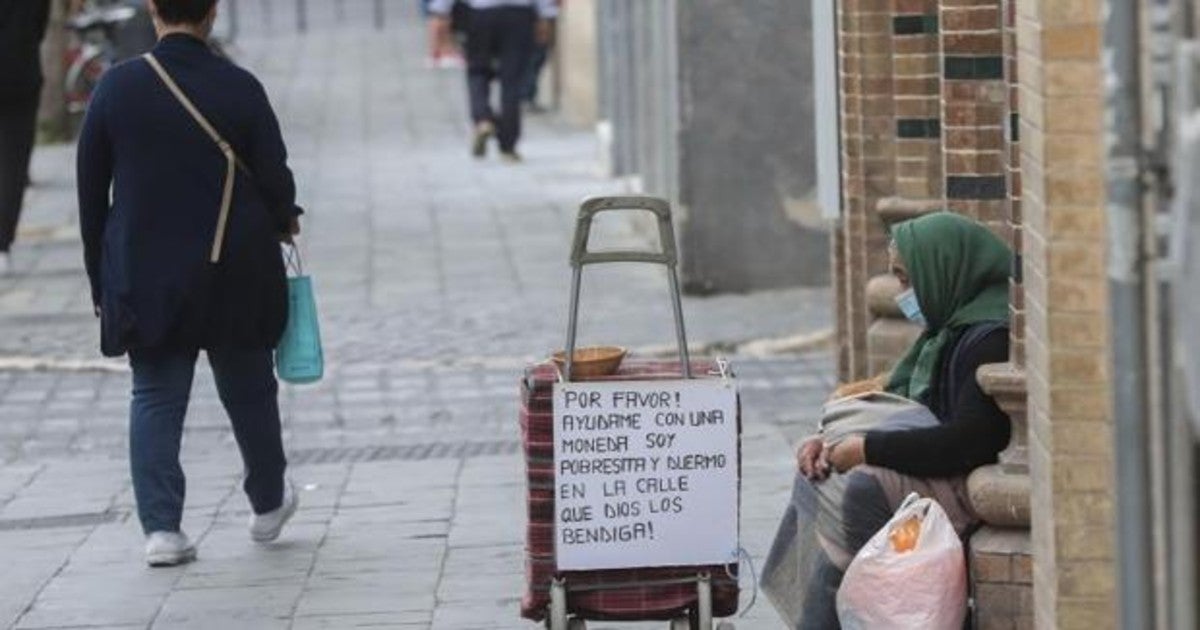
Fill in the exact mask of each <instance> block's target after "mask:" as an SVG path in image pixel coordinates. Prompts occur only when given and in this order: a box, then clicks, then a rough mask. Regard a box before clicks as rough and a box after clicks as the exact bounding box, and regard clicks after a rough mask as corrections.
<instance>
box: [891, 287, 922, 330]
mask: <svg viewBox="0 0 1200 630" xmlns="http://www.w3.org/2000/svg"><path fill="white" fill-rule="evenodd" d="M896 306H899V307H900V311H901V312H902V313H904V316H905V317H907V318H908V321H910V322H912V323H914V324H916V325H918V326H920V327H921V328H925V326H926V323H925V315H924V314H923V313H921V303H920V302H918V301H917V294H916V292H915V291H913V290H912V288H911V287H909V288H908V289H905V290H904V291H903V292H901V293H900V295H897V296H896Z"/></svg>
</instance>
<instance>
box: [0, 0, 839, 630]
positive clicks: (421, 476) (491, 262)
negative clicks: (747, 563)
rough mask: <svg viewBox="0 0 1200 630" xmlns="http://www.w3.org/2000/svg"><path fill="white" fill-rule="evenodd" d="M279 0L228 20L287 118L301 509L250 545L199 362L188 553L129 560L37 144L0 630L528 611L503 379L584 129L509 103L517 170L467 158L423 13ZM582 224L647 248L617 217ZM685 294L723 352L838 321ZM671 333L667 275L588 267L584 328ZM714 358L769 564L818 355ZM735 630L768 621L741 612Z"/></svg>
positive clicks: (515, 462)
mask: <svg viewBox="0 0 1200 630" xmlns="http://www.w3.org/2000/svg"><path fill="white" fill-rule="evenodd" d="M242 4H243V5H246V6H245V8H246V9H249V8H251V6H252V5H250V4H249V3H242ZM287 4H290V3H280V2H274V3H272V5H275V6H276V11H277V13H276V14H275V15H274V16H273V24H274V26H273V27H272V28H270V29H267V28H264V27H262V23H263V21H262V16H261V15H258V14H256V13H254V12H253V11H250V10H246V11H245V12H244V14H243V16H242V25H243V26H242V33H243V36H242V38H241V39H240V41H239V42H238V45H237V46H236V48H235V52H236V54H237V55H238V57H239V59H240V60H241V62H242V63H244V64H245V65H247V66H249V67H251V68H253V69H254V70H255V72H256V73H257V74H258V75H259V77H260V78H261V79H262V80H263V82H264V84H265V85H266V86H267V88H268V91H269V92H270V94H271V97H272V99H273V101H274V103H275V105H276V108H277V110H278V112H279V115H280V118H281V120H282V122H283V125H284V128H285V135H286V138H287V139H288V142H289V148H290V149H291V152H292V164H293V166H294V168H295V170H296V172H297V178H298V182H299V184H300V199H301V203H302V204H303V205H304V206H305V207H306V209H307V210H308V215H307V217H306V221H305V224H304V229H305V242H304V247H305V252H306V254H307V266H308V268H309V269H310V271H311V272H312V273H313V274H314V276H315V278H316V282H317V288H318V292H319V296H320V298H321V302H322V318H323V322H322V323H323V327H324V331H323V332H324V333H325V336H326V342H327V351H328V354H329V361H330V364H329V366H328V378H327V379H326V381H324V382H323V383H321V384H320V385H317V386H313V387H303V388H287V389H286V390H285V392H284V394H283V397H282V400H281V403H282V408H283V412H284V416H285V431H286V439H287V443H288V447H289V454H290V459H291V462H292V475H293V476H294V478H295V480H296V481H297V483H298V484H299V485H300V486H301V488H302V495H301V501H302V504H301V510H300V512H299V514H298V517H297V519H296V520H295V521H294V522H293V525H291V526H290V527H289V529H288V530H286V532H285V534H284V536H283V538H282V539H281V541H280V542H278V543H276V544H274V545H271V546H267V547H259V546H256V545H253V544H252V543H250V541H249V540H248V537H247V535H246V532H245V529H244V527H245V520H246V518H247V517H248V514H249V511H248V507H247V505H246V502H245V499H244V498H243V496H242V495H241V493H240V490H239V488H238V486H239V483H240V474H241V473H240V463H239V461H238V458H237V453H236V448H235V446H234V444H233V441H232V436H231V434H230V433H229V431H228V426H227V420H226V419H225V418H224V415H223V412H222V411H221V409H220V406H219V403H218V402H217V400H216V395H215V391H214V389H213V385H212V378H211V375H210V374H209V373H208V371H207V370H201V371H199V372H198V374H197V383H196V388H195V391H196V394H195V397H194V398H193V403H192V406H191V409H190V414H189V417H188V424H187V434H186V438H185V445H184V458H185V469H186V470H187V473H188V475H189V485H188V513H187V515H186V518H185V529H186V530H187V531H188V532H189V533H190V534H191V535H192V536H193V537H194V538H196V539H198V540H199V553H200V559H199V561H198V562H196V563H194V564H192V565H190V566H187V567H184V568H180V569H170V570H154V571H151V570H148V569H146V568H145V567H144V566H143V564H142V563H141V542H142V541H141V536H140V532H139V531H138V528H137V525H136V519H135V518H134V517H133V516H132V508H133V506H132V498H131V495H130V489H129V484H128V481H127V477H128V473H127V469H126V462H125V444H126V437H125V431H126V428H125V425H126V421H127V420H126V416H127V409H128V387H129V385H128V378H129V377H128V374H127V373H126V372H125V371H124V366H123V364H122V363H121V362H119V361H101V360H99V357H98V353H97V350H96V347H97V342H96V323H95V321H94V319H93V318H92V316H91V314H90V305H89V304H88V295H87V289H86V280H85V279H84V276H83V273H82V265H81V257H80V253H79V248H78V244H77V236H76V232H77V228H76V227H75V224H74V221H75V219H74V216H73V212H74V201H73V198H74V193H73V181H72V178H71V172H72V171H73V152H72V151H71V150H70V149H69V148H67V147H61V148H58V147H56V148H49V149H45V150H39V153H38V154H37V156H36V159H35V164H34V169H33V177H34V180H35V182H36V188H35V189H34V191H33V192H32V194H31V197H30V204H29V206H30V207H29V208H28V213H27V220H26V221H25V223H24V228H23V233H22V240H21V242H20V244H19V246H18V249H17V251H16V252H15V262H16V264H17V268H18V272H19V273H18V274H17V275H15V276H14V277H11V278H5V279H0V329H2V330H3V331H4V334H3V335H0V557H2V558H4V559H5V560H7V570H6V571H5V572H3V573H2V574H0V627H4V626H6V625H9V624H11V626H12V627H16V628H66V627H130V628H133V627H137V628H148V627H154V628H177V627H196V628H213V627H221V628H226V629H232V628H274V627H281V628H325V627H327V628H346V627H356V626H383V627H404V628H439V629H465V628H532V627H534V624H531V623H527V622H524V621H522V620H521V619H519V618H518V615H517V607H516V604H517V598H518V597H519V595H520V593H521V590H522V583H523V575H522V571H523V566H522V549H523V538H524V517H523V512H524V496H523V493H524V486H523V481H522V478H523V474H524V471H523V464H522V460H521V457H520V454H519V452H518V448H519V439H520V436H519V431H518V427H517V419H516V418H517V415H516V414H517V402H518V401H517V396H518V392H517V381H518V378H519V376H520V374H521V369H522V367H523V366H524V365H525V364H526V363H527V362H528V361H529V360H533V359H536V358H538V357H543V356H545V354H546V353H547V352H548V351H549V350H551V349H553V348H556V347H559V346H561V345H562V339H563V335H564V333H565V322H566V298H567V289H568V284H569V269H568V266H567V264H566V260H567V250H568V247H569V244H570V243H569V241H570V234H571V230H572V229H573V223H574V212H575V209H576V208H577V205H578V202H579V200H580V199H582V198H584V197H585V196H589V195H596V194H614V193H619V192H622V191H621V190H620V188H619V187H618V186H617V185H616V184H614V183H613V182H611V181H609V180H607V179H605V178H603V177H601V176H600V175H599V174H598V173H597V172H596V167H595V159H594V156H595V149H594V141H593V139H592V137H591V136H590V134H588V133H586V132H580V131H577V130H574V129H571V128H568V127H565V126H563V125H561V124H560V123H558V122H556V121H554V120H553V119H549V118H533V119H528V123H529V124H528V129H527V134H526V135H527V141H526V143H525V144H524V146H523V151H524V153H525V154H526V157H527V163H526V164H524V165H521V166H516V167H514V166H509V165H504V164H501V163H499V161H498V160H495V159H492V160H489V161H485V162H476V161H473V160H471V159H470V158H469V156H468V154H467V146H466V136H467V133H468V125H467V122H466V115H465V113H464V111H465V110H464V108H465V104H464V94H463V93H464V92H465V90H464V87H463V79H462V75H461V73H459V72H448V71H437V70H427V69H425V68H424V67H423V64H422V58H421V55H422V51H423V37H422V29H421V27H420V24H419V22H418V21H417V20H416V19H415V16H414V15H412V14H411V11H412V9H414V8H415V7H409V6H407V5H411V4H414V3H411V2H410V3H389V4H388V6H389V7H395V8H396V9H397V10H398V9H399V8H401V5H404V7H403V8H404V9H407V10H408V11H410V13H404V14H402V15H396V16H391V15H389V22H388V28H387V29H386V30H384V31H382V32H377V31H375V30H373V29H372V28H371V27H370V26H369V24H370V18H369V15H370V6H371V3H370V2H367V1H365V0H357V1H355V0H348V1H347V2H346V3H345V7H346V17H345V21H344V23H339V22H338V20H337V19H336V17H335V8H334V7H335V5H337V4H339V3H309V5H310V12H311V15H310V24H311V25H312V27H311V28H310V31H309V32H308V33H307V34H306V35H304V36H298V35H296V34H295V33H294V32H292V29H291V28H290V24H291V23H290V22H288V21H287V19H285V18H286V17H287V16H286V15H284V14H283V13H281V7H283V6H284V5H287ZM262 6H267V5H262ZM595 238H596V239H604V242H606V243H612V244H623V245H636V244H637V243H638V239H639V237H638V236H637V235H636V233H635V232H634V231H633V230H632V229H631V227H630V226H629V224H627V223H625V222H622V221H615V222H613V223H610V224H605V225H603V226H601V229H600V230H598V233H597V235H596V236H595ZM684 309H685V314H686V316H687V322H688V325H689V334H690V338H691V339H692V340H693V341H694V342H695V343H697V344H700V345H707V344H731V346H732V347H736V344H737V343H738V342H743V341H748V340H751V339H756V338H763V337H767V338H770V337H781V336H789V335H796V334H802V333H814V332H818V331H821V330H823V329H825V328H827V327H828V325H829V318H830V314H829V311H830V310H831V309H830V307H829V294H828V291H827V290H788V291H775V292H767V293H760V294H753V295H745V296H725V297H718V298H704V299H691V298H689V299H687V300H686V301H685V306H684ZM671 339H673V332H672V330H671V317H670V306H669V302H668V300H667V292H666V282H665V279H664V277H663V276H662V273H661V271H660V270H656V269H644V268H639V267H620V268H615V269H598V270H596V271H594V272H593V271H591V270H589V272H588V275H587V276H586V277H585V284H584V311H583V317H582V328H581V343H586V342H589V341H595V342H605V343H608V342H612V343H622V344H625V345H629V346H631V347H635V348H642V347H647V346H661V345H662V344H663V343H664V342H669V341H670V340H671ZM733 359H734V366H735V368H736V369H737V371H738V373H739V376H740V379H739V380H740V383H741V387H742V392H743V400H744V406H745V408H744V418H745V436H744V443H743V457H744V467H743V480H744V482H743V506H742V514H743V520H742V532H743V533H742V536H743V544H744V545H745V546H746V547H747V549H748V550H749V551H750V552H751V554H752V555H753V556H754V557H755V558H756V560H761V557H762V555H763V553H764V552H765V550H766V547H767V545H768V544H769V542H770V536H771V534H772V533H773V529H774V527H775V525H776V524H777V518H778V516H779V514H780V512H781V510H782V505H783V502H784V501H785V500H786V497H787V495H788V492H789V489H790V483H791V472H792V469H793V464H792V459H791V454H790V447H789V442H790V440H791V439H793V438H794V437H796V436H797V435H799V434H801V433H803V432H805V431H806V430H807V429H808V428H809V427H810V423H811V421H812V420H811V419H812V413H811V412H812V410H815V405H816V404H817V403H818V402H819V401H820V400H821V399H822V397H823V396H824V394H825V393H826V392H827V391H828V389H829V387H830V386H831V378H832V367H831V362H830V360H829V358H828V357H827V356H826V355H825V354H824V353H816V354H805V355H781V356H774V357H768V358H755V357H749V356H745V357H740V356H736V355H735V356H734V357H733ZM746 584H747V586H748V585H749V580H748V578H747V581H746ZM748 599H749V591H748V590H747V591H746V592H745V593H744V598H743V601H744V602H745V601H748ZM661 625H662V624H658V626H661ZM590 627H593V628H597V627H628V626H616V625H608V624H591V626H590ZM739 627H741V628H774V627H778V622H777V620H776V618H775V615H774V612H773V611H771V610H770V607H769V606H768V605H767V604H766V603H765V601H760V602H759V604H758V607H757V608H755V609H754V611H752V613H751V614H750V616H749V617H748V618H746V619H743V620H739Z"/></svg>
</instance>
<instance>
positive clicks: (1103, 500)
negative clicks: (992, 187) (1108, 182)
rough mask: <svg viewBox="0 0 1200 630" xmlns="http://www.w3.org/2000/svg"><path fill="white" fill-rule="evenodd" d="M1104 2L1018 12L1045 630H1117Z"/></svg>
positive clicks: (1036, 573) (1024, 6)
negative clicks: (1104, 125)
mask: <svg viewBox="0 0 1200 630" xmlns="http://www.w3.org/2000/svg"><path fill="white" fill-rule="evenodd" d="M1102 5H1103V2H1102V0H1021V1H1019V2H1018V3H1017V16H1016V17H1017V49H1018V65H1019V67H1020V85H1021V93H1020V141H1021V144H1020V150H1021V163H1020V165H1021V179H1022V199H1021V201H1022V205H1021V208H1020V210H1021V219H1022V236H1021V244H1022V247H1023V250H1024V257H1023V277H1024V309H1025V317H1026V322H1027V325H1026V339H1025V355H1026V356H1025V368H1026V373H1027V378H1028V384H1029V423H1030V440H1029V442H1030V443H1029V451H1030V472H1031V476H1032V481H1033V497H1032V509H1033V525H1032V539H1033V553H1034V567H1033V579H1034V607H1035V611H1036V617H1035V619H1036V626H1037V627H1038V628H1064V629H1070V628H1089V629H1091V628H1113V627H1115V626H1116V621H1115V614H1116V606H1115V603H1114V602H1115V599H1116V598H1115V575H1114V553H1115V552H1114V548H1115V545H1114V534H1113V522H1114V520H1113V519H1114V517H1113V492H1112V488H1113V487H1114V477H1113V470H1112V466H1113V465H1112V460H1113V445H1112V410H1111V401H1110V396H1111V382H1110V381H1111V378H1110V374H1109V367H1108V366H1109V361H1110V359H1109V349H1108V346H1107V340H1108V339H1109V321H1108V315H1107V310H1108V298H1107V282H1106V279H1105V265H1104V261H1105V246H1104V244H1105V241H1106V232H1105V230H1106V225H1105V209H1104V204H1105V189H1104V176H1103V172H1104V162H1103V154H1104V136H1103V129H1102V121H1103V114H1104V87H1103V72H1102V63H1103V62H1102V56H1101V33H1102V8H1103V7H1102Z"/></svg>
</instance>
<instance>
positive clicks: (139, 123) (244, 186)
mask: <svg viewBox="0 0 1200 630" xmlns="http://www.w3.org/2000/svg"><path fill="white" fill-rule="evenodd" d="M154 55H155V56H156V57H157V58H158V60H159V61H160V62H161V63H162V65H163V66H164V67H165V68H166V70H167V72H168V73H170V74H171V76H172V77H174V79H175V81H176V83H178V84H179V86H180V87H181V88H182V89H183V91H184V92H185V93H187V95H188V96H189V97H190V98H191V100H192V101H193V102H194V103H195V104H196V107H197V108H198V109H200V111H201V112H203V113H204V115H205V116H206V117H207V118H208V119H209V121H210V122H211V123H212V124H213V126H215V127H216V128H217V130H218V131H219V132H220V133H221V135H222V136H224V138H225V140H226V141H228V142H229V143H230V144H231V145H233V148H234V151H235V152H236V153H237V154H238V156H239V157H240V158H241V159H242V161H243V162H244V163H245V165H246V167H247V169H248V171H249V173H244V172H240V171H239V173H238V175H237V180H236V185H235V189H234V197H233V206H232V210H231V211H230V214H229V224H228V227H227V229H226V233H225V240H224V246H223V250H222V257H221V260H220V262H219V263H217V264H212V263H210V262H209V250H210V247H211V246H212V242H213V238H214V235H215V233H216V226H217V216H218V214H219V213H220V206H221V193H222V189H223V185H224V180H225V169H226V161H225V157H224V155H223V154H222V153H221V151H220V149H219V148H218V147H217V145H216V144H215V143H214V142H213V141H212V139H211V138H210V137H209V136H208V135H206V134H205V133H204V131H203V130H202V129H201V128H200V126H199V125H198V124H197V123H196V121H195V120H194V119H193V118H192V117H191V116H190V115H189V114H188V113H187V111H186V110H185V109H184V108H183V106H182V105H180V103H179V102H178V101H177V100H176V99H175V97H174V96H173V95H172V94H171V92H170V91H169V90H168V88H167V87H166V85H164V84H163V83H162V81H161V80H160V79H159V77H158V75H157V74H155V72H154V70H153V69H152V68H151V67H150V65H149V64H148V63H147V62H146V61H145V60H144V59H141V58H135V59H132V60H130V61H127V62H124V63H122V64H120V65H118V66H116V67H114V68H112V69H111V70H109V71H108V72H106V73H105V75H104V77H103V79H102V80H101V81H100V84H99V86H97V88H96V90H95V92H94V94H93V96H92V101H91V104H90V105H89V107H88V112H87V116H86V118H85V120H84V124H83V131H82V134H81V136H80V139H79V154H78V163H77V167H78V186H79V217H80V228H81V231H82V233H83V244H84V261H85V264H86V266H87V273H88V278H89V280H90V281H91V288H92V300H93V302H94V303H95V304H96V305H97V306H98V307H99V308H100V313H101V315H100V319H101V350H102V351H103V353H104V354H105V355H108V356H119V355H121V354H124V353H125V352H126V351H129V350H140V351H146V352H152V351H162V350H167V351H170V350H190V349H195V348H202V349H209V348H217V347H227V348H243V349H270V348H273V347H274V346H275V344H276V343H277V342H278V340H279V337H280V336H281V334H282V332H283V328H284V325H285V324H286V321H287V281H286V275H285V272H284V268H283V263H282V258H281V255H280V249H279V240H278V235H279V234H281V233H284V232H285V231H286V230H287V227H288V224H289V222H290V221H291V219H292V218H293V217H295V216H296V215H298V214H300V209H299V208H298V207H297V206H296V204H295V198H296V187H295V183H294V181H293V179H292V173H291V171H290V170H289V169H288V167H287V151H286V149H285V148H284V144H283V138H282V136H281V135H280V130H279V123H278V121H277V120H276V118H275V114H274V112H273V111H272V109H271V105H270V103H269V102H268V100H267V95H266V92H265V91H264V90H263V87H262V85H261V84H260V83H259V82H258V81H257V80H256V79H255V78H254V77H253V76H252V75H251V74H250V73H249V72H247V71H246V70H244V69H242V68H239V67H238V66H236V65H234V64H233V63H231V62H229V61H227V60H225V59H223V58H221V57H218V56H217V55H215V54H213V53H212V52H210V51H209V49H208V47H207V45H206V44H205V43H204V42H202V41H200V40H198V39H195V38H193V37H190V36H187V35H180V34H176V35H169V36H167V37H165V38H163V40H162V41H160V42H159V43H158V45H157V46H156V47H155V48H154Z"/></svg>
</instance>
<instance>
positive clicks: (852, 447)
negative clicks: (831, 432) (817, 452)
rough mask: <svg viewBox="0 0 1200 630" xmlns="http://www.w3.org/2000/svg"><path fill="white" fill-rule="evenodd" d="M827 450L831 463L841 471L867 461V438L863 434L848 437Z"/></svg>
mask: <svg viewBox="0 0 1200 630" xmlns="http://www.w3.org/2000/svg"><path fill="white" fill-rule="evenodd" d="M825 450H826V451H827V452H828V455H827V457H828V458H829V463H830V464H832V465H833V467H834V469H836V470H837V471H838V472H840V473H844V472H846V471H847V470H850V469H851V468H854V467H855V466H857V465H859V464H865V463H866V462H867V449H866V440H864V439H863V437H862V436H861V435H855V436H853V437H848V438H846V439H844V440H842V441H841V442H838V443H837V444H835V445H834V446H832V447H830V448H827V449H825Z"/></svg>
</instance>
